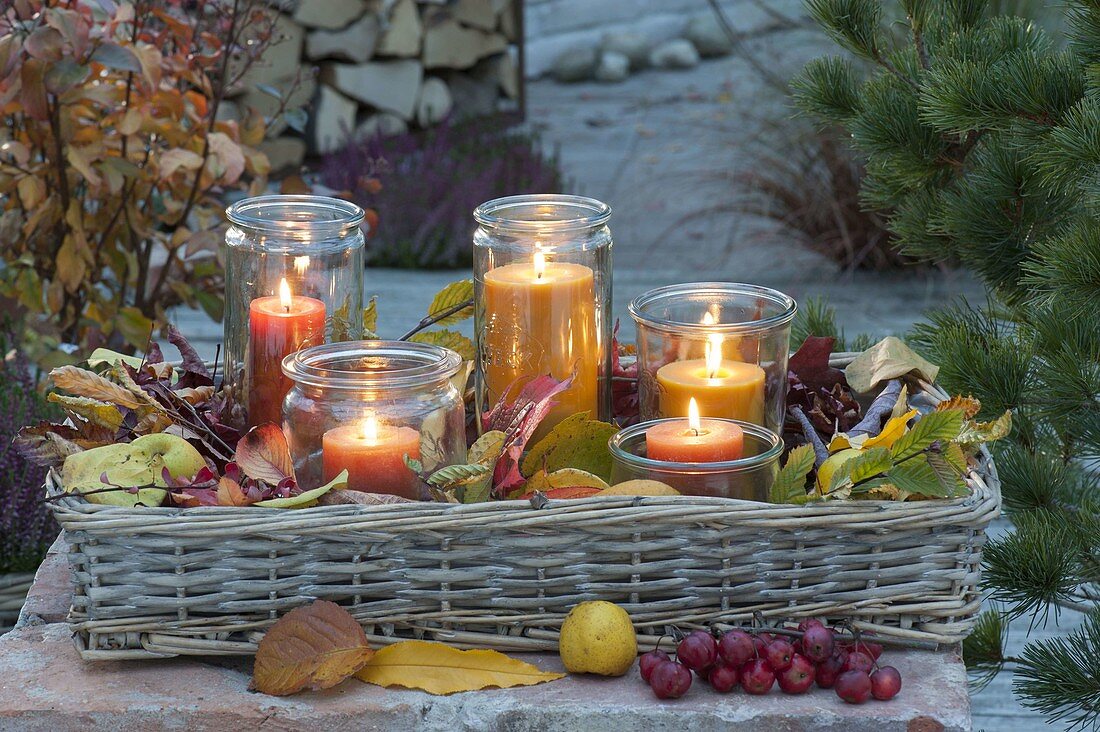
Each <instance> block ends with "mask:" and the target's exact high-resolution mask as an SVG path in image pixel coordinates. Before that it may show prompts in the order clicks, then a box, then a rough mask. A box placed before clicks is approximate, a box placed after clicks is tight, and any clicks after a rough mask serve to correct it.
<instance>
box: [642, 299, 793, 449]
mask: <svg viewBox="0 0 1100 732" xmlns="http://www.w3.org/2000/svg"><path fill="white" fill-rule="evenodd" d="M795 310H796V305H795V302H794V300H793V299H792V298H790V297H788V296H787V295H784V294H783V293H782V292H779V291H777V290H772V289H769V288H767V287H759V286H757V285H744V284H738V283H733V282H695V283H688V284H682V285H670V286H668V287H658V288H657V289H654V290H650V291H649V292H647V293H645V294H643V295H640V296H639V297H637V298H635V299H634V301H633V302H632V303H630V315H631V316H632V317H633V318H634V322H635V324H636V325H637V330H638V398H639V411H640V413H641V417H642V419H645V420H651V419H663V418H669V417H686V416H688V404H689V402H690V400H691V399H695V401H696V403H697V404H698V406H699V411H700V412H701V414H702V416H704V417H716V418H721V419H735V420H742V421H745V422H750V423H752V424H758V425H762V426H764V427H767V428H768V429H770V430H771V431H773V432H776V433H782V431H783V429H782V427H783V411H784V409H785V403H784V402H785V400H786V396H787V352H788V349H789V347H790V336H791V321H792V320H793V319H794V314H795Z"/></svg>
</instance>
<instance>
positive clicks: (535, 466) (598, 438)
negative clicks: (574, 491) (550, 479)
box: [522, 412, 619, 481]
mask: <svg viewBox="0 0 1100 732" xmlns="http://www.w3.org/2000/svg"><path fill="white" fill-rule="evenodd" d="M618 431H619V429H618V428H617V427H616V426H615V425H613V424H608V423H607V422H600V421H599V420H596V419H592V418H591V417H589V416H588V412H579V413H577V414H571V415H569V416H568V417H567V418H565V419H563V420H562V421H561V422H559V423H558V424H556V425H555V426H554V429H552V430H551V431H550V433H549V434H548V435H546V437H544V438H542V439H541V440H539V441H538V443H536V444H535V445H534V447H532V448H531V450H530V451H529V452H528V453H527V456H526V457H524V458H523V465H522V469H523V470H522V472H523V474H524V475H533V474H534V473H535V472H536V471H538V470H544V471H546V472H547V473H550V472H553V471H555V470H561V469H562V468H579V469H581V470H585V471H587V472H589V473H592V474H594V475H598V476H599V477H600V478H602V479H604V480H605V481H606V480H611V465H612V463H611V451H610V450H609V449H608V447H607V441H608V440H610V439H611V437H612V436H613V435H614V434H615V433H616V432H618Z"/></svg>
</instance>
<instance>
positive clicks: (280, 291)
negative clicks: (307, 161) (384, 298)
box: [224, 195, 364, 426]
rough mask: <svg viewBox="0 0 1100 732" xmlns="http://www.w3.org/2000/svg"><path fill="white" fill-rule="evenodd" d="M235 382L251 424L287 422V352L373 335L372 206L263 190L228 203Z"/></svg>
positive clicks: (228, 318) (229, 361) (229, 360)
mask: <svg viewBox="0 0 1100 732" xmlns="http://www.w3.org/2000/svg"><path fill="white" fill-rule="evenodd" d="M226 216H227V217H228V218H229V222H230V224H231V226H230V228H229V231H228V232H227V233H226V235H225V243H226V248H225V318H224V321H225V372H224V373H225V381H226V385H227V386H228V387H229V388H230V389H231V392H230V393H231V394H232V396H233V398H234V399H235V400H236V402H237V404H240V405H243V406H245V408H246V409H247V412H248V424H249V425H250V426H254V425H257V424H262V423H264V422H275V423H279V422H280V421H281V417H280V414H281V409H282V404H283V397H284V396H285V395H286V393H287V391H288V390H289V389H290V381H289V380H288V379H287V378H286V377H285V375H284V374H283V372H282V361H283V358H284V357H286V356H287V355H288V354H291V353H294V352H295V351H298V350H299V349H302V348H306V347H308V346H312V345H318V344H321V343H326V342H329V341H342V340H349V339H354V338H361V337H362V334H363V243H364V239H363V232H362V231H361V230H360V228H359V226H360V224H361V223H362V221H363V209H361V208H359V207H358V206H356V205H355V204H353V203H349V202H347V201H341V200H339V199H336V198H328V197H325V196H282V195H272V196H257V197H254V198H246V199H243V200H241V201H238V202H237V203H234V204H233V205H231V206H230V207H229V208H228V209H226Z"/></svg>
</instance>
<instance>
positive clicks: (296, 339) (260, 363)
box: [248, 279, 325, 426]
mask: <svg viewBox="0 0 1100 732" xmlns="http://www.w3.org/2000/svg"><path fill="white" fill-rule="evenodd" d="M248 331H249V333H248V335H249V342H248V359H249V383H248V424H249V425H250V426H256V425H260V424H264V423H266V422H274V423H275V424H278V425H281V424H282V422H283V416H282V412H283V398H284V397H285V396H286V393H287V392H288V391H290V387H291V383H290V379H288V378H287V377H286V376H285V375H284V374H283V359H284V358H286V357H287V356H289V355H290V354H292V353H295V352H297V351H300V350H302V349H303V348H306V347H307V346H315V345H318V344H321V343H324V340H325V304H324V303H323V302H321V301H320V300H318V299H316V298H313V297H305V296H303V295H291V294H290V287H289V286H288V285H287V283H286V280H285V279H284V280H282V282H280V283H279V294H278V295H272V296H270V297H258V298H256V299H255V300H253V301H252V303H251V304H250V305H249V307H248Z"/></svg>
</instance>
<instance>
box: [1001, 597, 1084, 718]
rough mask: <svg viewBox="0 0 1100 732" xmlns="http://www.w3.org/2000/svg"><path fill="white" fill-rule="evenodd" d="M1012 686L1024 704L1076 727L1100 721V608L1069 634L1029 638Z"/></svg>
mask: <svg viewBox="0 0 1100 732" xmlns="http://www.w3.org/2000/svg"><path fill="white" fill-rule="evenodd" d="M1012 690H1013V691H1014V692H1015V693H1016V695H1017V696H1019V697H1020V701H1021V703H1023V705H1024V706H1025V707H1028V708H1029V709H1036V710H1038V711H1040V712H1043V713H1044V714H1046V715H1048V716H1049V717H1050V719H1051V720H1053V721H1065V722H1068V723H1069V724H1070V728H1071V729H1085V728H1087V727H1090V726H1091V727H1094V728H1095V726H1097V724H1098V723H1100V612H1094V613H1093V614H1092V615H1090V616H1089V617H1087V618H1086V619H1085V621H1084V623H1083V624H1082V626H1081V628H1080V629H1078V630H1077V631H1075V632H1074V633H1072V634H1071V635H1070V636H1068V637H1066V638H1051V639H1048V640H1041V641H1036V642H1033V643H1029V644H1028V645H1027V646H1026V647H1025V648H1024V651H1023V653H1022V654H1021V658H1020V661H1019V664H1018V666H1017V668H1016V674H1015V678H1014V680H1013V684H1012Z"/></svg>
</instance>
